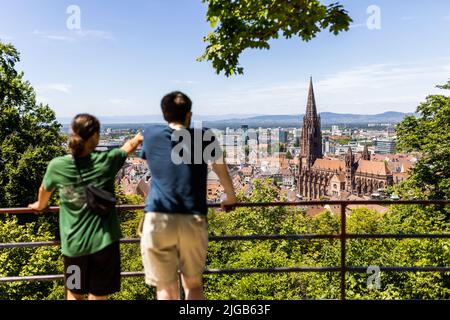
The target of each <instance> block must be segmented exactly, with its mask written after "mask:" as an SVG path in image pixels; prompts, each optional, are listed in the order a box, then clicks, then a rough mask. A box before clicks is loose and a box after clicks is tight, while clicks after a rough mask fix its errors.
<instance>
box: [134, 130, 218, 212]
mask: <svg viewBox="0 0 450 320" xmlns="http://www.w3.org/2000/svg"><path fill="white" fill-rule="evenodd" d="M221 156H222V151H221V149H220V146H219V145H218V141H217V139H216V138H215V136H214V135H213V134H212V132H211V130H208V129H206V128H203V129H181V130H174V129H171V128H170V127H169V126H167V125H155V126H150V127H148V128H146V129H145V131H144V142H143V144H142V154H141V157H142V158H143V159H146V160H147V163H148V166H149V168H150V171H151V190H150V194H149V195H148V198H147V201H146V205H145V211H146V212H164V213H187V214H207V210H208V208H207V203H206V188H207V187H206V183H207V175H208V162H209V161H214V160H216V159H218V158H220V157H221Z"/></svg>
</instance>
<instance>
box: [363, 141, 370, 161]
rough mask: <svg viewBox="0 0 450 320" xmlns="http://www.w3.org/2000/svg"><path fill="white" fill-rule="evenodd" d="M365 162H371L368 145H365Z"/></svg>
mask: <svg viewBox="0 0 450 320" xmlns="http://www.w3.org/2000/svg"><path fill="white" fill-rule="evenodd" d="M362 159H363V160H370V153H369V148H368V147H367V143H365V144H364V150H363V152H362Z"/></svg>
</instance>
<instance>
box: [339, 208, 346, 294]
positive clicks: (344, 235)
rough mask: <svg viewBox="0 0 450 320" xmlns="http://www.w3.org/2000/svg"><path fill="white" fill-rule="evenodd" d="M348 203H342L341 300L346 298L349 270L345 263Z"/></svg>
mask: <svg viewBox="0 0 450 320" xmlns="http://www.w3.org/2000/svg"><path fill="white" fill-rule="evenodd" d="M346 207H347V205H346V204H344V203H341V234H340V239H341V300H345V274H346V272H347V265H346V263H345V253H346V252H345V250H346V240H347V231H346V215H345V209H346Z"/></svg>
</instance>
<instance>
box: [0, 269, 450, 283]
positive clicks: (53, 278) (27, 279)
mask: <svg viewBox="0 0 450 320" xmlns="http://www.w3.org/2000/svg"><path fill="white" fill-rule="evenodd" d="M379 268H380V271H385V272H450V267H433V266H425V267H396V266H392V267H388V266H379ZM367 269H368V267H350V266H348V267H346V272H353V273H365V272H367ZM340 270H341V268H340V267H279V268H231V269H207V270H205V272H204V274H237V273H295V272H313V273H316V272H317V273H322V272H340ZM144 275H145V273H144V272H141V271H126V272H121V277H123V278H131V277H143V276H144ZM63 279H64V275H62V274H59V275H37V276H18V277H3V278H0V283H6V282H20V281H25V282H36V281H57V280H63Z"/></svg>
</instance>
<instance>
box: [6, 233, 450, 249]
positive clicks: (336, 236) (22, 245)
mask: <svg viewBox="0 0 450 320" xmlns="http://www.w3.org/2000/svg"><path fill="white" fill-rule="evenodd" d="M339 237H340V235H339V234H268V235H245V236H209V241H217V242H218V241H245V240H314V239H339ZM345 237H346V238H347V239H449V238H450V233H417V234H416V233H399V234H395V233H394V234H392V233H382V234H367V233H362V234H347V235H346V236H345ZM140 241H141V240H140V239H139V238H133V239H121V240H120V243H122V244H133V243H140ZM59 244H60V242H59V241H46V242H12V243H0V250H1V249H14V248H36V247H45V246H58V245H59Z"/></svg>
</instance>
